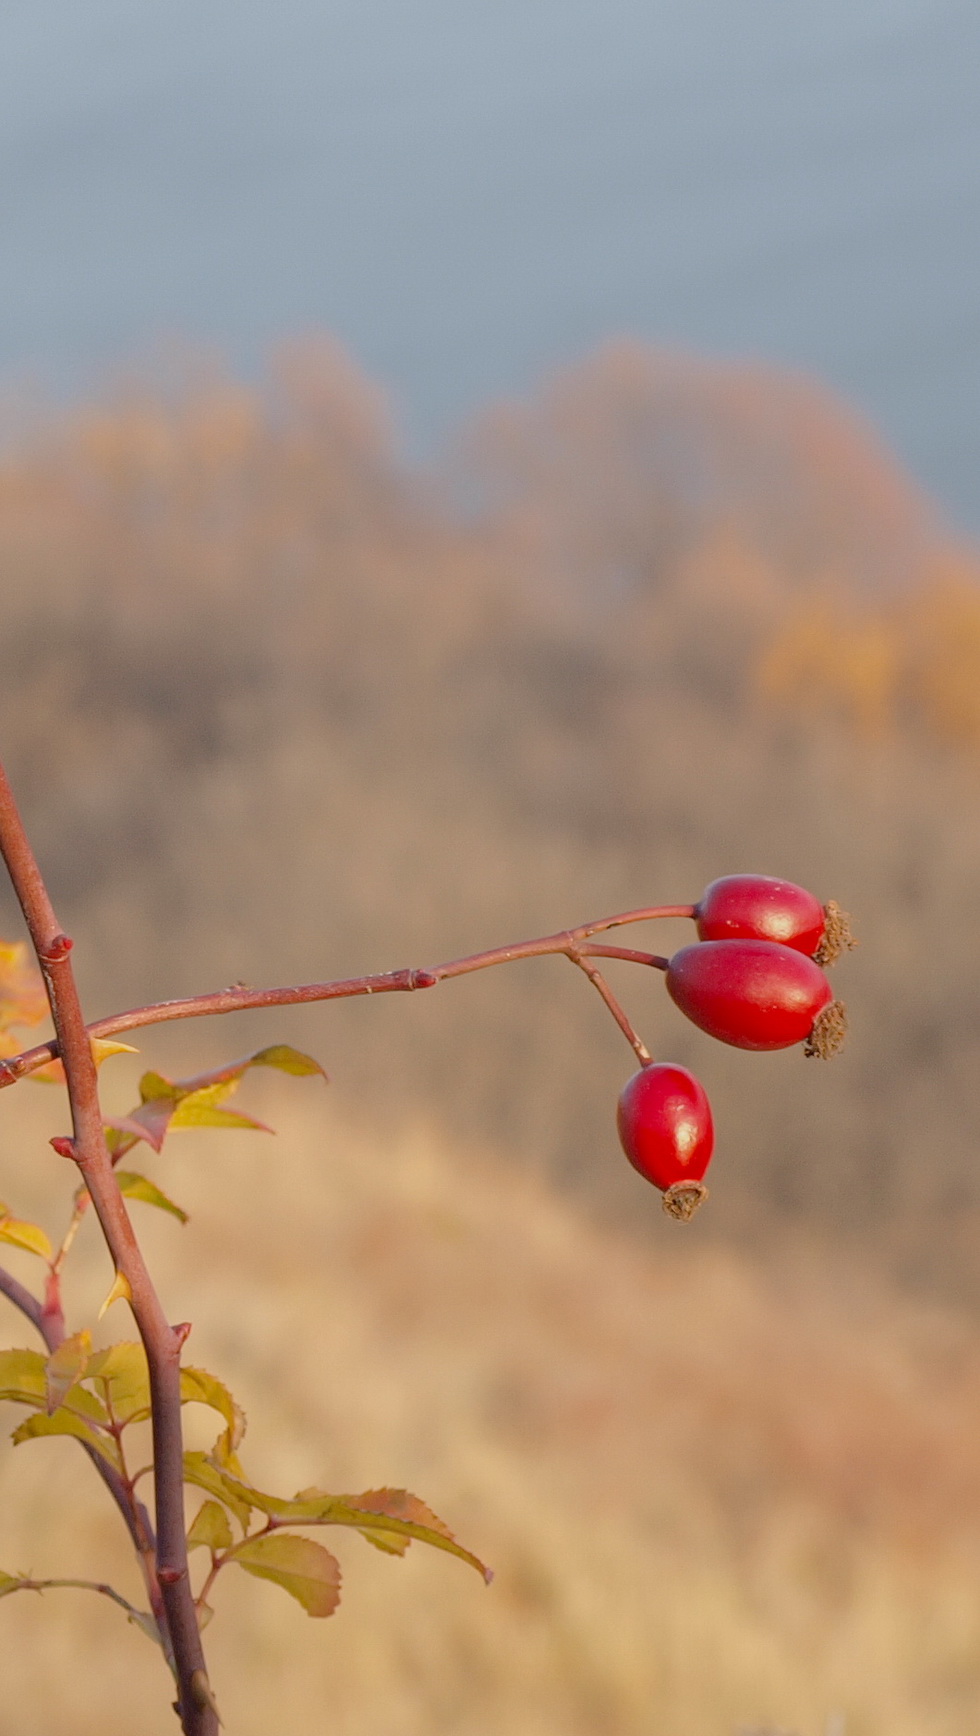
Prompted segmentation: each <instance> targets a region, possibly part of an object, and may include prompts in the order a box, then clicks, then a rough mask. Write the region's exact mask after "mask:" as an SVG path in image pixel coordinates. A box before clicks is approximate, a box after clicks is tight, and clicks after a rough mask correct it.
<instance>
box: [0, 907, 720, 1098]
mask: <svg viewBox="0 0 980 1736" xmlns="http://www.w3.org/2000/svg"><path fill="white" fill-rule="evenodd" d="M693 913H694V906H693V905H691V904H665V905H656V906H652V907H650V908H647V909H643V910H627V911H624V912H623V914H622V915H620V916H607V917H603V918H602V919H601V920H600V921H598V922H587V923H583V924H582V926H581V927H580V928H567V929H562V930H561V931H560V932H559V933H558V934H546V935H543V936H541V938H540V939H538V940H522V941H516V942H515V943H514V944H513V945H511V946H497V947H491V948H490V949H489V950H488V951H486V952H475V953H471V954H470V955H469V956H468V957H466V958H456V959H450V960H449V961H448V962H447V963H445V964H436V965H433V966H432V967H431V969H422V970H392V971H383V972H381V973H379V974H376V975H373V976H360V977H345V978H343V979H342V980H340V981H338V982H321V983H296V984H294V985H292V986H290V987H285V988H270V989H252V988H246V987H245V986H244V985H243V984H241V983H235V984H234V985H233V986H232V987H231V988H227V989H216V990H215V991H214V992H213V993H212V994H206V995H190V996H188V998H187V999H186V1000H179V1001H154V1002H152V1003H151V1004H150V1005H148V1006H145V1007H132V1008H131V1009H130V1010H129V1011H128V1012H124V1013H111V1014H110V1015H109V1016H108V1018H105V1019H95V1020H94V1021H93V1023H92V1024H90V1025H89V1026H88V1034H89V1036H90V1037H117V1036H120V1035H121V1033H122V1032H123V1031H136V1030H139V1029H140V1028H141V1027H143V1026H146V1025H163V1024H168V1023H170V1022H172V1021H173V1020H176V1019H203V1018H211V1017H214V1016H216V1015H218V1014H220V1013H241V1012H249V1011H252V1010H255V1009H257V1008H259V1007H294V1006H301V1005H305V1004H308V1003H310V1002H315V1001H339V1000H348V999H351V998H352V997H354V996H357V995H385V994H410V993H412V992H413V991H414V990H415V989H431V988H434V987H435V985H436V983H440V982H446V981H448V980H449V978H451V977H458V976H468V975H469V974H470V973H471V972H472V971H477V970H488V969H489V968H490V967H491V966H493V965H498V964H510V963H513V962H516V961H517V960H518V959H527V958H547V957H548V956H549V955H559V956H560V955H561V954H564V955H565V956H566V957H567V958H571V957H573V956H575V957H576V958H587V957H592V956H595V957H601V958H621V959H625V960H627V961H628V962H630V963H632V964H645V965H650V966H652V967H653V968H654V969H655V970H665V969H666V967H667V960H666V959H665V958H662V957H661V956H660V955H659V954H657V953H652V952H636V951H633V950H632V949H630V948H628V947H619V946H601V945H595V944H590V943H589V941H590V936H591V935H593V934H599V933H602V932H603V931H605V930H608V929H610V928H619V927H622V926H624V925H625V924H626V923H629V922H650V921H652V920H654V918H656V917H674V916H681V917H683V916H687V917H689V916H692V915H693ZM631 1040H632V1039H631ZM60 1052H61V1051H60V1048H59V1046H58V1040H57V1037H55V1038H54V1039H53V1040H52V1041H51V1042H48V1043H38V1044H36V1045H35V1047H34V1048H32V1049H25V1050H23V1052H22V1053H21V1054H19V1055H13V1056H10V1057H9V1058H5V1059H2V1060H0V1089H2V1088H3V1086H4V1085H13V1084H15V1083H16V1081H17V1080H18V1079H23V1078H24V1077H25V1075H27V1074H28V1073H34V1072H36V1071H37V1069H38V1068H39V1067H45V1066H47V1064H48V1063H49V1062H50V1061H53V1060H55V1059H56V1058H57V1056H58V1055H59V1054H60Z"/></svg>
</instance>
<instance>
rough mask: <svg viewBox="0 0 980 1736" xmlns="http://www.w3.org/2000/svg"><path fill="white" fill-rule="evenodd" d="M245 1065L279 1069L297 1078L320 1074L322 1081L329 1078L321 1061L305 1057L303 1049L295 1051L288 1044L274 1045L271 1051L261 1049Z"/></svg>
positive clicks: (308, 1056)
mask: <svg viewBox="0 0 980 1736" xmlns="http://www.w3.org/2000/svg"><path fill="white" fill-rule="evenodd" d="M245 1065H246V1066H248V1067H278V1069H279V1071H280V1073H292V1074H294V1075H295V1076H296V1077H297V1078H302V1077H305V1076H308V1075H309V1074H311V1073H319V1075H320V1077H321V1079H327V1077H328V1076H327V1074H326V1072H325V1071H324V1069H323V1068H322V1067H321V1066H320V1063H319V1061H314V1059H313V1057H312V1055H304V1054H303V1052H302V1050H301V1049H293V1048H291V1047H290V1045H289V1044H288V1043H273V1045H272V1047H271V1048H270V1049H260V1050H259V1052H258V1054H257V1055H253V1056H252V1058H251V1060H249V1061H247V1062H246V1063H245Z"/></svg>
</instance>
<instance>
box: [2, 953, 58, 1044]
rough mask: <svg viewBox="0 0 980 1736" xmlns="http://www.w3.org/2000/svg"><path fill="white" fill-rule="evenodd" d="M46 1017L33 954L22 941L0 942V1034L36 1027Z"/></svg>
mask: <svg viewBox="0 0 980 1736" xmlns="http://www.w3.org/2000/svg"><path fill="white" fill-rule="evenodd" d="M47 1016H48V997H47V995H46V994H45V992H44V982H43V980H42V978H41V973H40V971H39V970H38V968H37V965H36V964H35V962H34V957H33V954H32V953H30V951H29V950H28V947H27V945H26V943H25V942H24V941H22V940H18V941H14V942H13V943H10V942H7V941H0V1030H3V1031H6V1030H7V1028H8V1027H9V1026H10V1025H39V1024H40V1023H41V1021H42V1019H45V1018H47ZM10 1052H11V1053H14V1052H15V1051H13V1050H11V1051H10Z"/></svg>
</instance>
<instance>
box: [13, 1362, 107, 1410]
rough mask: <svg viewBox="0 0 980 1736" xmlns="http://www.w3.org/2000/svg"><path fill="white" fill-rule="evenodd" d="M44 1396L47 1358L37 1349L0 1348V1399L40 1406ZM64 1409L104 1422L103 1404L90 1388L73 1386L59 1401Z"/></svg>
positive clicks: (40, 1408)
mask: <svg viewBox="0 0 980 1736" xmlns="http://www.w3.org/2000/svg"><path fill="white" fill-rule="evenodd" d="M47 1397H48V1362H47V1358H46V1357H45V1356H43V1355H42V1353H41V1352H40V1351H39V1350H0V1399H2V1398H5V1399H9V1400H11V1402H12V1403H14V1404H29V1405H34V1406H35V1407H36V1408H37V1409H38V1410H43V1409H44V1407H45V1405H46V1404H47ZM63 1402H64V1405H65V1408H66V1409H67V1410H70V1411H73V1412H76V1413H77V1414H78V1415H79V1416H83V1417H87V1418H88V1419H89V1421H90V1422H95V1423H107V1422H108V1420H109V1419H108V1417H107V1415H106V1410H105V1406H104V1405H103V1404H101V1403H100V1401H99V1400H98V1399H97V1398H96V1396H95V1394H94V1393H93V1392H87V1391H86V1389H85V1387H83V1386H73V1387H72V1388H71V1390H70V1391H69V1392H68V1394H67V1397H66V1398H65V1400H64V1401H63Z"/></svg>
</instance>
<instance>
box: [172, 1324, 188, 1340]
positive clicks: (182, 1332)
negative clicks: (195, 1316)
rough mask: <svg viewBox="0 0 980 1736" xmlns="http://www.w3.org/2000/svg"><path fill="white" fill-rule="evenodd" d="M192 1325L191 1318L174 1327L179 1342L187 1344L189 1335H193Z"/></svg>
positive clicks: (174, 1333)
mask: <svg viewBox="0 0 980 1736" xmlns="http://www.w3.org/2000/svg"><path fill="white" fill-rule="evenodd" d="M191 1326H192V1322H191V1321H190V1320H181V1322H180V1324H179V1325H177V1326H175V1327H173V1328H172V1330H173V1335H174V1337H175V1338H176V1340H177V1343H178V1344H186V1343H187V1340H188V1339H189V1337H190V1335H191Z"/></svg>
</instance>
